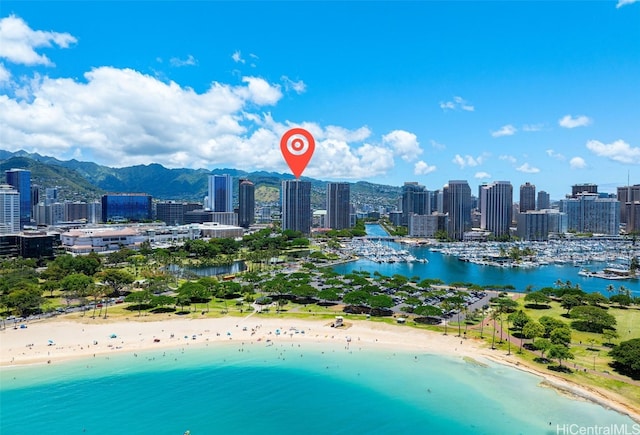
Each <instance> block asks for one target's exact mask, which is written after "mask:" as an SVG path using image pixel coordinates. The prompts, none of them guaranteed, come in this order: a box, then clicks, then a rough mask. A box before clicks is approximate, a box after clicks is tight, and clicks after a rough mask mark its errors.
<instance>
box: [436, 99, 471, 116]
mask: <svg viewBox="0 0 640 435" xmlns="http://www.w3.org/2000/svg"><path fill="white" fill-rule="evenodd" d="M439 106H440V108H441V109H442V110H444V111H447V110H464V111H466V112H473V111H474V110H476V109H475V107H473V106H472V105H471V104H469V103H468V102H467V101H466V100H465V99H464V98H462V97H457V96H456V97H453V101H441V102H440V104H439Z"/></svg>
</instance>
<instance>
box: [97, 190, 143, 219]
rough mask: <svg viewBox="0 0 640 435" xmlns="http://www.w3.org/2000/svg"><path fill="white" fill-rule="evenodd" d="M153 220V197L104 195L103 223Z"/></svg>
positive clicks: (138, 194) (125, 194)
mask: <svg viewBox="0 0 640 435" xmlns="http://www.w3.org/2000/svg"><path fill="white" fill-rule="evenodd" d="M152 218H153V210H152V206H151V195H147V194H145V193H110V194H107V195H102V222H126V221H135V222H139V221H150V220H151V219H152Z"/></svg>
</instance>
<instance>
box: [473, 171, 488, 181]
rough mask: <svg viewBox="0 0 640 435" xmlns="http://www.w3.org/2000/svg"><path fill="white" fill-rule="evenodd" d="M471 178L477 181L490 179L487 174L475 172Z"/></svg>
mask: <svg viewBox="0 0 640 435" xmlns="http://www.w3.org/2000/svg"><path fill="white" fill-rule="evenodd" d="M473 178H475V179H478V180H488V179H489V178H491V174H490V173H488V172H476V174H475V175H474V176H473Z"/></svg>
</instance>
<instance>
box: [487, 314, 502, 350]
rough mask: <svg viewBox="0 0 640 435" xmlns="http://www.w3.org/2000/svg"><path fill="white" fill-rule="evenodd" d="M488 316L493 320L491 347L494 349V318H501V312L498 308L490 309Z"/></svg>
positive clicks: (495, 326)
mask: <svg viewBox="0 0 640 435" xmlns="http://www.w3.org/2000/svg"><path fill="white" fill-rule="evenodd" d="M490 318H491V320H493V336H492V337H491V349H495V348H496V345H495V343H496V328H497V325H496V320H498V319H502V312H501V311H500V310H496V309H495V308H494V309H493V311H491V314H490ZM500 334H502V331H500Z"/></svg>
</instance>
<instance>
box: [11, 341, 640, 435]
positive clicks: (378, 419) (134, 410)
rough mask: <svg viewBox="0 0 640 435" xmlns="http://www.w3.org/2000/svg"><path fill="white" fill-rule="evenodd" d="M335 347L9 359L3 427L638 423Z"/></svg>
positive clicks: (447, 360) (264, 429)
mask: <svg viewBox="0 0 640 435" xmlns="http://www.w3.org/2000/svg"><path fill="white" fill-rule="evenodd" d="M331 346H333V348H332V347H328V346H327V345H322V346H320V345H313V344H301V345H300V346H298V345H297V344H294V345H291V344H282V345H280V344H276V345H273V346H265V345H264V344H263V343H255V344H249V343H246V344H243V345H241V344H240V343H235V344H221V345H216V346H213V345H211V346H207V347H199V348H196V347H190V348H186V349H184V350H183V349H173V350H164V351H153V352H147V353H139V354H137V356H134V354H131V353H129V354H118V355H111V356H109V357H108V358H107V357H106V356H103V357H97V358H91V359H89V360H78V361H71V362H67V363H60V364H56V365H55V366H49V365H43V366H36V367H16V368H5V369H3V370H2V372H1V375H0V381H1V389H0V398H1V402H0V433H2V434H3V435H9V434H12V435H13V434H74V433H78V434H83V433H87V434H167V435H169V434H176V435H180V434H183V433H184V432H185V431H186V430H190V431H191V434H192V435H200V434H258V433H260V434H300V433H308V434H334V433H335V434H338V433H380V434H395V433H434V434H443V433H447V434H458V433H460V434H461V433H473V434H475V433H480V434H544V433H556V428H557V425H565V424H568V425H570V424H580V425H583V426H590V425H605V424H606V425H611V424H617V425H627V427H628V428H630V429H631V428H632V427H633V424H634V423H633V421H632V420H631V419H630V418H628V417H625V416H623V415H621V414H618V413H616V412H613V411H610V410H606V409H604V408H602V407H600V406H598V405H595V404H592V403H589V402H586V401H576V400H571V399H568V398H566V397H564V396H562V395H560V394H558V393H557V392H556V391H554V390H552V389H550V388H544V387H541V386H539V383H540V381H541V378H539V377H537V376H534V375H530V374H528V373H524V372H521V371H519V370H516V369H512V368H509V367H505V366H502V365H499V364H495V363H492V362H490V361H485V360H483V361H482V362H483V363H484V364H486V366H481V365H478V364H473V363H469V362H466V361H464V360H463V359H461V358H455V357H442V356H435V355H430V354H425V353H419V354H417V353H408V352H393V351H381V350H377V351H371V350H360V349H358V348H357V345H352V346H351V349H345V348H344V346H341V345H338V344H333V345H331ZM550 423H551V424H550Z"/></svg>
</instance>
